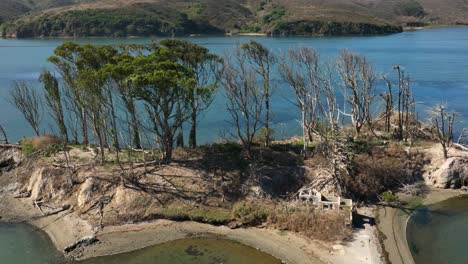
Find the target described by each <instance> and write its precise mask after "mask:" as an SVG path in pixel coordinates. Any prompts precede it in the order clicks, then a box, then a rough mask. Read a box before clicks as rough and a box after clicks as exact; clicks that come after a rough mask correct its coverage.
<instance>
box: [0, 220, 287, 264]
mask: <svg viewBox="0 0 468 264" xmlns="http://www.w3.org/2000/svg"><path fill="white" fill-rule="evenodd" d="M0 263H14V264H62V263H67V264H152V263H154V264H156V263H157V264H195V263H196V264H221V263H222V264H238V263H242V264H280V263H281V261H280V260H278V259H276V258H273V257H272V256H270V255H268V254H265V253H263V252H261V251H258V250H256V249H254V248H251V247H248V246H245V245H243V244H240V243H237V242H235V241H230V240H226V239H220V238H193V239H182V240H176V241H172V242H168V243H164V244H160V245H155V246H151V247H147V248H144V249H140V250H137V251H133V252H129V253H123V254H118V255H114V256H106V257H99V258H93V259H88V260H83V261H79V262H70V261H65V260H64V259H63V257H62V256H61V254H60V253H59V252H58V251H57V250H55V248H54V247H53V245H52V243H51V241H50V240H49V238H48V237H47V235H46V234H44V233H43V232H39V231H38V230H36V229H34V228H33V227H31V226H29V225H25V224H14V225H12V224H0Z"/></svg>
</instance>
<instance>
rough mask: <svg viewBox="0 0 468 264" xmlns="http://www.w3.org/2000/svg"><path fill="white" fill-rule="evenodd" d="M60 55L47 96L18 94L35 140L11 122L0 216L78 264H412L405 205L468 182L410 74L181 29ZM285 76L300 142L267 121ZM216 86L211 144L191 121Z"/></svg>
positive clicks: (461, 151) (446, 122)
mask: <svg viewBox="0 0 468 264" xmlns="http://www.w3.org/2000/svg"><path fill="white" fill-rule="evenodd" d="M49 62H50V63H51V64H52V65H53V66H54V68H53V69H47V70H44V72H43V73H42V74H41V76H40V81H41V83H42V89H43V91H41V92H40V93H39V92H38V91H37V90H36V89H35V88H34V87H31V86H30V85H29V84H28V83H27V82H24V81H18V82H16V84H15V87H14V88H13V89H12V90H11V93H10V98H9V101H10V103H12V104H13V105H14V106H16V108H17V109H18V110H19V112H20V113H21V114H22V115H23V117H24V119H25V121H26V122H27V123H28V124H29V125H30V126H31V128H32V130H33V131H35V134H36V135H35V136H33V137H29V138H24V139H22V140H21V141H20V142H19V143H17V144H11V142H9V140H8V135H7V134H6V133H5V131H4V129H3V127H2V125H5V124H0V140H3V144H2V145H0V171H1V175H0V197H1V200H2V203H1V204H0V217H1V221H3V222H9V223H18V222H25V223H28V224H31V225H33V226H35V227H37V228H38V229H41V230H43V231H45V232H46V233H47V234H48V236H49V237H50V238H51V240H52V242H53V244H54V245H55V246H56V248H57V249H58V250H59V251H61V252H62V253H63V254H64V255H65V256H66V257H68V258H71V259H89V258H93V257H98V256H105V255H112V254H118V253H122V252H128V251H132V250H136V249H140V248H144V247H147V246H150V245H155V244H160V243H164V242H168V241H173V240H178V239H184V238H197V237H213V236H214V237H222V238H226V239H230V240H234V241H238V242H240V243H242V244H245V245H248V246H251V247H253V248H256V249H259V250H261V251H263V252H265V253H267V254H269V255H271V256H273V257H275V258H277V259H279V260H281V261H284V262H286V263H329V262H332V263H361V262H360V261H361V259H363V258H366V259H367V261H369V262H371V263H385V262H387V261H390V260H391V261H392V263H398V260H396V256H399V258H400V260H402V259H403V260H402V261H403V262H404V263H407V261H412V257H411V253H410V252H409V248H408V246H407V244H406V239H405V236H406V234H405V232H404V230H405V226H406V223H404V224H401V225H399V224H395V218H394V215H395V214H400V212H402V210H403V209H405V210H409V212H411V210H412V209H414V208H416V206H417V205H419V204H421V203H420V201H421V200H420V199H421V198H420V197H429V198H428V199H429V200H428V201H432V202H434V201H435V200H437V199H438V200H441V199H445V198H448V197H450V196H454V195H458V194H460V193H462V192H463V191H439V190H437V189H436V188H442V189H445V188H451V189H460V188H464V187H465V186H466V185H467V181H466V176H467V174H468V170H467V168H468V167H467V163H468V151H467V147H466V146H464V145H463V142H465V140H466V133H465V132H466V130H460V131H456V128H457V127H458V126H457V125H456V120H457V119H456V117H457V116H456V113H455V112H453V111H451V110H450V108H449V106H448V105H446V104H437V105H435V106H433V107H431V108H430V114H429V115H428V117H427V120H428V121H422V120H420V115H419V114H418V112H417V111H416V105H415V102H416V99H415V98H414V95H413V92H412V87H411V79H410V78H409V75H408V74H407V73H406V72H405V71H404V70H403V68H402V67H400V66H395V68H394V71H395V72H394V73H392V74H389V75H385V76H384V77H382V79H380V77H379V76H378V75H377V74H376V73H375V72H374V69H373V65H372V64H371V63H370V62H369V61H368V59H367V58H366V57H365V56H363V55H360V54H357V53H353V52H350V51H348V50H342V51H340V53H339V56H338V57H337V59H336V61H325V60H323V59H322V58H321V57H320V55H319V54H318V53H317V52H316V51H315V50H314V49H312V48H291V49H290V50H289V51H286V52H284V53H283V54H274V53H273V52H271V51H270V50H269V49H267V48H266V47H265V46H263V45H262V44H260V43H258V42H255V41H249V42H246V43H242V44H239V45H238V46H237V47H236V48H235V49H233V50H232V51H231V52H230V53H228V54H226V55H225V56H219V55H216V54H212V53H210V51H209V50H208V49H206V48H203V47H201V46H198V45H196V44H193V43H190V42H187V41H184V40H175V39H166V40H162V41H160V42H155V43H153V44H151V45H121V46H110V45H102V46H95V45H90V44H87V45H79V44H76V43H73V42H66V43H64V44H63V45H61V46H59V47H58V48H57V49H56V50H55V52H54V55H53V56H51V57H50V58H49ZM57 74H59V75H60V78H59V77H58V75H57ZM274 74H275V78H273V75H274ZM278 78H281V84H282V85H281V89H285V90H288V91H289V92H290V93H291V94H292V95H293V97H291V100H290V102H291V109H294V113H297V119H298V120H300V124H301V127H302V134H301V135H298V136H297V137H292V138H278V137H277V136H275V135H276V133H275V130H274V128H273V127H272V126H271V123H272V122H271V120H272V115H273V113H274V107H275V106H274V105H271V102H270V100H271V95H272V94H273V93H274V92H276V91H275V90H276V87H275V86H276V83H275V82H276V81H277V79H278ZM379 80H380V81H383V82H385V84H386V90H378V89H377V88H376V85H377V82H378V81H379ZM217 93H221V94H222V96H223V98H224V100H225V110H224V111H227V113H228V114H229V117H230V118H231V119H230V120H227V123H228V124H229V127H228V128H227V129H226V132H225V133H224V134H223V136H222V138H220V140H219V141H218V142H213V143H211V144H204V145H200V144H198V143H197V139H198V127H197V124H198V120H199V118H200V116H201V115H202V114H203V113H204V112H205V111H207V109H209V108H210V107H211V105H212V102H213V100H214V97H215V95H216V94H217ZM42 106H46V108H47V112H48V114H50V115H51V116H52V120H53V121H54V122H55V129H53V130H51V131H47V132H46V131H43V129H41V125H40V123H41V120H42V117H43V115H44V114H45V113H44V111H43V108H42ZM292 112H293V111H292ZM213 129H215V128H213ZM54 131H55V133H54ZM187 132H188V135H187ZM455 136H456V137H455ZM441 192H443V193H444V194H443V195H442V196H437V194H438V193H441ZM447 193H448V195H447ZM415 197H416V198H415ZM418 197H419V198H418ZM430 197H439V198H437V199H436V198H430ZM440 197H443V198H440ZM415 199H419V200H417V201H419V202H414V201H416V200H415ZM431 199H432V200H431ZM388 212H390V213H388ZM407 217H408V215H406V218H407ZM406 218H405V217H404V215H402V216H401V217H400V216H398V217H397V218H396V219H397V221H396V222H398V223H399V221H400V220H401V221H403V222H405V221H406ZM398 219H399V220H398ZM396 228H397V229H398V230H399V231H401V234H400V233H398V232H399V231H398V230H396ZM395 230H396V231H395ZM391 235H392V236H396V237H390V236H391ZM395 248H396V250H395ZM402 252H403V253H402ZM405 252H406V253H405ZM405 254H406V255H405Z"/></svg>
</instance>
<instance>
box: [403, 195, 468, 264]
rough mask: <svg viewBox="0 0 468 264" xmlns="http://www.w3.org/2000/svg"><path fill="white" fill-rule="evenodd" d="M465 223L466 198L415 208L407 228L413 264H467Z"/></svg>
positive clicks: (466, 218)
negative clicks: (414, 263)
mask: <svg viewBox="0 0 468 264" xmlns="http://www.w3.org/2000/svg"><path fill="white" fill-rule="evenodd" d="M467 220H468V197H461V198H453V199H449V200H446V201H443V202H441V203H437V204H434V205H431V206H428V207H420V208H418V209H416V211H415V212H413V214H412V216H411V218H410V220H409V221H408V227H407V239H408V245H409V246H410V249H411V252H412V254H413V257H414V260H415V262H416V264H439V263H446V264H465V263H468V251H467V250H466V246H467V245H468V227H467Z"/></svg>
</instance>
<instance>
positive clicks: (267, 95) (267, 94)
mask: <svg viewBox="0 0 468 264" xmlns="http://www.w3.org/2000/svg"><path fill="white" fill-rule="evenodd" d="M264 89H265V111H266V113H265V115H266V117H265V119H266V120H265V128H266V132H267V133H266V137H265V146H266V147H268V146H270V142H271V138H270V78H269V77H267V78H266V79H265V87H264Z"/></svg>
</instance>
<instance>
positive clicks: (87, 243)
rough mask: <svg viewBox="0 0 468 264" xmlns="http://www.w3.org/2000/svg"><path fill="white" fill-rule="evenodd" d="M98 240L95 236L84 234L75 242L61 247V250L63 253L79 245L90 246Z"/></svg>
mask: <svg viewBox="0 0 468 264" xmlns="http://www.w3.org/2000/svg"><path fill="white" fill-rule="evenodd" d="M98 241H99V240H98V239H97V238H96V237H95V236H85V237H82V238H80V239H78V240H77V241H76V242H75V243H73V244H71V245H70V246H68V247H66V248H64V249H63V252H65V253H67V254H68V253H70V252H72V251H74V250H76V249H77V248H79V247H87V246H90V245H92V244H94V243H96V242H98Z"/></svg>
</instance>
